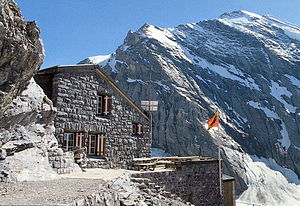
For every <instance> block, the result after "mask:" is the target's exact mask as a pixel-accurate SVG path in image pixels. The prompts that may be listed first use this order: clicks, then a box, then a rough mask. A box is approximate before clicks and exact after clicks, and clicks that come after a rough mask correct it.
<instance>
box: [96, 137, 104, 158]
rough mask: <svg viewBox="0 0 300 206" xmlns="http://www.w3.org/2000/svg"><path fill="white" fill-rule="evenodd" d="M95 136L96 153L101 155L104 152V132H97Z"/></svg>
mask: <svg viewBox="0 0 300 206" xmlns="http://www.w3.org/2000/svg"><path fill="white" fill-rule="evenodd" d="M97 137H98V138H97V155H99V156H102V155H104V154H105V137H104V134H98V135H97Z"/></svg>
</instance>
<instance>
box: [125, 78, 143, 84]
mask: <svg viewBox="0 0 300 206" xmlns="http://www.w3.org/2000/svg"><path fill="white" fill-rule="evenodd" d="M126 81H127V82H129V83H132V82H141V83H144V82H143V80H141V79H131V78H127V80H126Z"/></svg>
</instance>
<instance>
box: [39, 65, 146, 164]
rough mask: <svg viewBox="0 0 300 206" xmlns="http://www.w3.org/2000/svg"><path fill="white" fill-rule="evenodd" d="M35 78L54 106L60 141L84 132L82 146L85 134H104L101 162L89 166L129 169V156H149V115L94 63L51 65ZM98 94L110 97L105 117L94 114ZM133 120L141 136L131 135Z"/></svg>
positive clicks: (86, 137)
mask: <svg viewBox="0 0 300 206" xmlns="http://www.w3.org/2000/svg"><path fill="white" fill-rule="evenodd" d="M35 79H36V81H37V83H38V84H39V85H41V87H42V88H43V89H44V91H45V93H46V94H47V95H48V96H51V97H52V101H53V103H54V106H55V107H56V108H57V115H56V118H55V128H56V137H57V139H58V141H59V143H60V144H62V142H63V138H64V133H65V132H81V133H84V135H85V138H84V139H85V142H84V145H85V146H87V145H88V135H89V134H99V133H100V134H104V135H105V154H104V155H102V156H101V157H100V158H98V157H97V158H98V159H99V161H100V162H101V164H97V163H96V164H93V167H96V166H95V165H98V166H99V167H103V168H108V167H109V168H131V165H132V160H133V158H136V157H150V155H151V138H150V135H149V132H150V127H149V124H150V122H149V118H148V117H147V116H146V114H145V113H143V112H142V110H141V109H139V107H137V106H136V105H135V104H134V103H133V102H132V101H131V99H130V98H129V97H127V96H126V95H125V94H124V93H123V92H122V91H121V90H120V89H119V88H118V87H117V86H116V85H115V84H114V83H113V82H112V81H111V80H110V78H109V77H107V76H106V75H105V74H104V73H103V72H102V71H101V70H100V68H99V66H98V65H75V66H67V67H63V66H62V67H52V68H49V69H46V70H42V71H41V72H40V73H39V74H38V75H36V76H35ZM99 94H109V95H110V97H111V101H112V104H111V105H112V108H111V114H110V115H109V116H107V117H101V116H97V115H96V113H97V112H96V111H97V95H99ZM137 122H138V123H141V124H142V125H143V135H142V136H136V135H133V123H137ZM103 160H104V161H106V163H107V164H103ZM89 165H90V164H89Z"/></svg>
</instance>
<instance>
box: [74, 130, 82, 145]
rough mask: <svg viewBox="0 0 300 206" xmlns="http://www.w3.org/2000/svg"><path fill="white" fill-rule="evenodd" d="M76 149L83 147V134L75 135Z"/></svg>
mask: <svg viewBox="0 0 300 206" xmlns="http://www.w3.org/2000/svg"><path fill="white" fill-rule="evenodd" d="M75 146H76V147H83V146H84V133H81V132H78V133H76V142H75Z"/></svg>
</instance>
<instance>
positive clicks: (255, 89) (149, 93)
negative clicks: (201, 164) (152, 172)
mask: <svg viewBox="0 0 300 206" xmlns="http://www.w3.org/2000/svg"><path fill="white" fill-rule="evenodd" d="M299 34H300V28H299V27H297V26H295V25H292V24H290V23H286V22H283V21H281V20H278V19H276V18H274V17H270V16H261V15H257V14H253V13H250V12H247V11H236V12H232V13H226V14H223V15H221V16H220V17H219V18H218V19H214V20H206V21H201V22H198V23H193V24H185V25H179V26H177V27H175V28H159V27H156V26H153V25H147V24H145V25H144V26H143V27H141V28H140V29H139V30H138V31H130V32H129V33H128V35H127V37H126V38H125V40H124V44H123V45H121V46H120V47H119V48H118V49H117V51H116V52H115V53H114V54H113V55H112V56H111V57H110V59H109V60H106V61H107V62H110V61H111V62H114V64H110V63H107V64H103V63H101V65H102V66H103V69H104V71H106V72H108V74H110V75H111V76H112V77H113V78H114V79H115V80H116V81H117V82H118V84H119V85H120V87H122V88H123V89H124V90H125V91H126V92H127V93H129V94H130V95H131V96H132V97H133V99H135V100H136V102H139V101H140V100H147V99H149V98H150V99H152V100H158V101H159V111H158V112H156V113H153V118H154V122H155V128H154V139H153V146H154V147H159V148H162V149H163V150H164V151H165V152H166V153H169V154H176V155H204V156H215V157H216V156H217V147H216V145H217V143H218V140H219V139H221V142H222V156H223V157H224V159H225V168H224V169H225V172H226V173H229V174H231V175H234V176H235V177H236V182H237V189H238V193H239V194H241V196H240V199H239V200H240V201H243V202H248V203H260V204H265V205H272V206H276V205H295V206H296V205H298V204H300V203H299V178H298V176H299V175H300V172H299V171H300V138H299V136H300V131H299V128H298V125H300V109H299V105H300V90H299V89H300V84H299V83H300V73H299V68H300V40H299ZM96 63H99V62H96ZM216 109H219V110H220V118H221V135H218V133H216V132H214V131H210V132H208V131H207V129H206V121H207V120H208V119H209V118H210V117H211V116H212V115H213V113H214V111H216ZM297 175H298V176H297ZM239 204H242V203H241V202H240V203H239Z"/></svg>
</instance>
